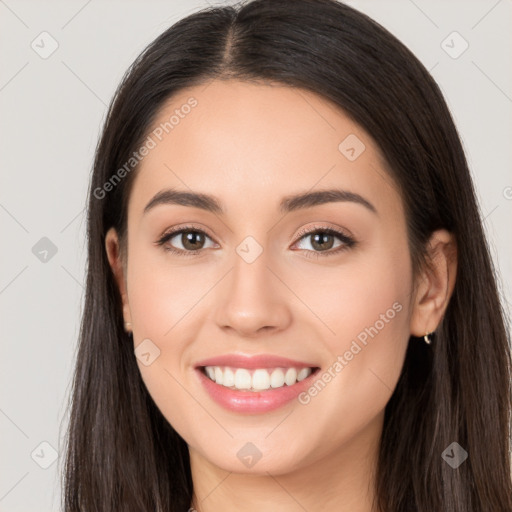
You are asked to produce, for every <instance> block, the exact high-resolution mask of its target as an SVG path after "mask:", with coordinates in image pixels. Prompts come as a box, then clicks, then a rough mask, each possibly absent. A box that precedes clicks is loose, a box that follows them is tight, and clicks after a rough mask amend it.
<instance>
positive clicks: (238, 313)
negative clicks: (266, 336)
mask: <svg viewBox="0 0 512 512" xmlns="http://www.w3.org/2000/svg"><path fill="white" fill-rule="evenodd" d="M248 238H249V237H248ZM256 244H257V242H255V240H250V239H245V240H244V241H243V242H242V243H241V244H240V245H239V246H238V247H237V248H236V254H235V256H234V258H233V268H232V271H231V272H230V275H229V276H228V278H227V285H226V286H227V287H228V290H227V291H226V293H225V294H223V297H224V299H223V302H222V304H218V310H217V315H216V316H217V323H218V325H219V326H220V327H228V326H229V327H231V328H233V329H234V330H236V331H239V332H240V333H243V334H244V335H251V334H255V333H256V332H257V331H259V330H260V329H262V328H263V327H265V328H271V327H272V328H283V327H284V325H285V324H286V323H287V322H288V321H289V311H288V307H287V305H286V302H285V297H283V295H282V290H281V291H280V290H279V280H278V279H276V277H275V276H274V275H273V273H272V272H271V271H270V269H269V268H268V267H269V266H271V265H272V263H271V261H270V253H269V251H266V250H265V249H264V248H263V246H261V245H260V244H258V245H256ZM258 246H259V248H258Z"/></svg>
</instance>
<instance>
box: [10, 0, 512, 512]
mask: <svg viewBox="0 0 512 512" xmlns="http://www.w3.org/2000/svg"><path fill="white" fill-rule="evenodd" d="M222 3H223V2H209V4H210V5H213V4H217V5H219V4H222ZM347 3H349V4H351V5H353V6H355V7H356V8H358V9H360V10H361V11H363V12H366V13H367V14H369V15H370V16H371V17H372V18H374V19H376V20H377V21H379V22H380V23H381V24H382V25H384V26H385V27H386V28H388V29H389V30H390V31H391V32H392V33H394V34H395V35H396V36H398V37H399V38H400V39H401V40H402V41H403V42H404V43H405V44H406V45H407V46H408V47H409V48H411V50H412V51H413V52H414V53H415V54H416V55H417V56H418V57H419V58H420V60H421V61H422V62H423V63H424V64H425V66H426V67H427V68H428V69H429V70H431V72H432V74H433V76H434V78H435V79H436V80H437V82H438V83H439V84H440V86H441V88H442V90H443V92H444V94H445V97H446V99H447V101H448V104H449V106H450V108H451V110H452V113H453V115H454V118H455V121H456V124H457V126H458V129H459V132H460V134H461V137H462V139H463V142H464V147H465V149H466V152H467V156H468V160H469V164H470V168H471V172H472V175H473V177H474V180H475V185H476V188H477V193H478V198H479V201H480V205H481V211H482V216H483V217H484V218H485V229H486V231H487V233H488V237H489V242H490V246H491V251H492V255H493V258H494V261H495V263H496V266H497V269H498V272H499V273H500V276H501V283H502V284H501V286H503V295H504V298H503V300H504V301H507V311H510V297H511V282H512V279H511V278H512V258H511V252H512V251H511V242H512V236H511V232H510V224H511V222H510V221H511V219H512V215H511V214H512V174H511V160H512V155H511V146H512V144H511V141H512V137H511V135H512V116H511V111H512V71H511V66H510V62H512V55H511V53H512V35H511V34H512V30H511V28H512V26H511V25H512V24H511V20H512V3H511V1H510V0H500V1H496V0H481V1H473V2H469V1H464V2H462V1H450V2H448V1H443V2H441V1H427V0H414V1H412V0H399V1H378V2H377V1H375V0H374V1H351V2H347ZM207 5H208V4H207V3H205V2H199V1H184V0H183V1H165V2H160V1H153V2H142V1H125V2H120V1H117V2H114V1H104V0H103V1H101V0H89V1H86V0H82V1H66V2H41V1H20V0H18V1H15V0H5V1H3V0H0V39H1V48H2V58H1V67H0V69H1V74H0V110H1V119H2V123H1V128H0V129H1V137H0V141H1V142H0V144H1V146H0V159H1V169H2V173H1V187H0V223H1V228H2V251H1V265H0V315H1V331H2V333H1V334H2V351H1V362H0V365H1V370H0V379H1V380H0V389H1V398H0V429H1V430H0V432H1V436H0V446H1V455H0V461H1V468H0V511H2V512H7V511H8V512H18V511H28V510H38V511H40V512H44V511H55V510H59V509H60V494H59V493H60V471H61V464H62V462H63V452H62V448H63V445H62V443H63V434H64V432H65V429H66V426H67V415H66V409H65V408H66V400H67V395H68V392H69V389H70V388H69V386H70V381H71V376H72V369H73V362H74V357H75V350H76V346H77V333H78V326H79V319H80V311H81V306H82V295H83V282H84V269H85V254H86V250H85V249H86V248H85V215H84V207H85V201H86V192H87V186H88V179H89V173H90V169H91V164H92V157H93V151H94V148H95V145H96V142H97V138H98V135H99V130H100V127H101V124H102V121H103V119H104V115H105V111H106V104H107V103H108V102H109V100H110V98H111V96H112V94H113V92H114V90H115V87H116V86H117V84H118V82H119V81H120V79H121V76H122V75H123V73H124V72H125V70H126V69H127V68H128V66H129V65H130V64H131V62H132V61H133V60H134V58H135V57H136V56H137V54H138V53H139V52H140V51H141V50H142V49H143V48H144V46H145V45H146V44H148V43H149V42H150V41H152V40H153V39H154V38H155V37H156V36H157V35H159V34H160V33H161V32H163V31H164V30H165V29H166V28H167V27H168V26H170V25H171V24H172V23H174V22H175V21H177V20H178V19H180V18H182V17H184V16H186V15H187V14H189V13H191V12H193V11H196V10H197V9H198V8H199V7H206V6H207ZM44 31H46V32H48V33H49V34H50V36H40V34H41V33H42V32H44ZM453 31H457V32H458V33H459V34H460V35H461V36H462V38H463V39H464V40H465V41H467V43H468V44H469V47H468V49H467V50H466V51H465V52H464V53H462V54H461V55H460V56H458V58H452V57H451V56H450V55H449V54H448V53H447V52H446V51H445V50H447V51H449V52H451V53H452V54H458V53H459V52H460V51H461V50H462V49H463V45H464V42H463V40H462V39H460V38H459V37H458V36H450V37H448V36H449V35H450V34H452V32H453ZM447 37H448V39H447ZM52 40H55V41H56V42H57V43H58V48H57V50H56V51H55V52H54V53H53V54H52V55H50V56H48V57H47V58H42V57H41V56H40V54H41V52H48V51H49V50H50V49H51V44H52ZM443 41H445V43H442V42H443ZM31 44H33V45H34V46H35V49H33V47H32V46H31ZM53 44H55V43H53ZM36 49H37V51H36ZM43 237H47V238H48V239H49V240H50V241H51V243H50V242H48V240H43V241H41V238H43ZM34 246H35V249H34ZM52 248H53V252H52ZM45 250H46V251H48V252H46V253H45V252H44V251H45ZM55 250H56V251H57V252H56V253H55V254H53V253H54V252H55ZM41 443H44V444H41ZM53 450H55V452H56V453H54V452H53ZM57 455H60V457H57V458H56V459H55V460H53V459H54V457H56V456H57ZM45 466H48V467H47V468H46V469H45V468H44V467H45Z"/></svg>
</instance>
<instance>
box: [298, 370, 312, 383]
mask: <svg viewBox="0 0 512 512" xmlns="http://www.w3.org/2000/svg"><path fill="white" fill-rule="evenodd" d="M310 375H311V368H301V370H300V371H299V373H298V374H297V380H298V381H299V382H300V381H301V380H304V379H305V378H306V377H309V376H310Z"/></svg>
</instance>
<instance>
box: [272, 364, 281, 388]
mask: <svg viewBox="0 0 512 512" xmlns="http://www.w3.org/2000/svg"><path fill="white" fill-rule="evenodd" d="M283 386H284V373H283V370H281V368H277V369H275V370H274V371H273V372H272V375H271V376H270V387H272V388H280V387H283Z"/></svg>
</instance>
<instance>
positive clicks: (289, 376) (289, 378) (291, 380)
mask: <svg viewBox="0 0 512 512" xmlns="http://www.w3.org/2000/svg"><path fill="white" fill-rule="evenodd" d="M296 380H297V370H296V369H295V368H288V370H286V374H285V376H284V381H285V382H286V385H287V386H291V385H292V384H295V381H296Z"/></svg>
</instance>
